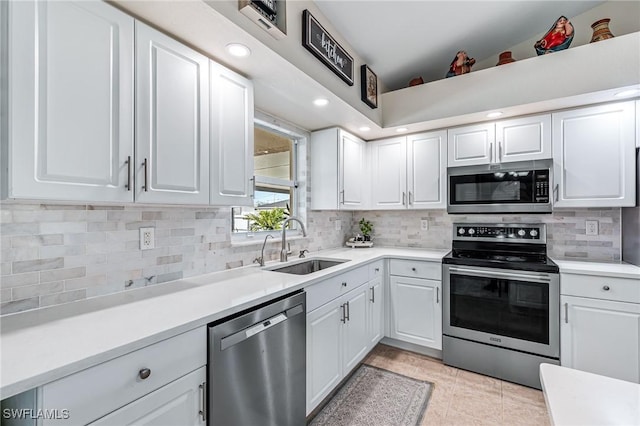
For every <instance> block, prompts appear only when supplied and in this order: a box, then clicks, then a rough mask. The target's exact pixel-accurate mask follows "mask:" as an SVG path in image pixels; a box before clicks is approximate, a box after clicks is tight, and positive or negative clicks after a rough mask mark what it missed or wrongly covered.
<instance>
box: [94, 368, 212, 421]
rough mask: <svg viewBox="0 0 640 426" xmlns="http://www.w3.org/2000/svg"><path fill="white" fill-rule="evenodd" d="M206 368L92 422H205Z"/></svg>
mask: <svg viewBox="0 0 640 426" xmlns="http://www.w3.org/2000/svg"><path fill="white" fill-rule="evenodd" d="M206 380H207V369H206V368H205V367H201V368H199V369H197V370H196V371H194V372H192V373H189V374H187V375H186V376H183V377H181V378H179V379H178V380H176V381H174V382H171V383H169V384H168V385H166V386H164V387H162V388H160V389H158V390H157V391H154V392H151V393H150V394H149V395H146V396H144V397H142V398H140V399H137V400H135V401H134V402H132V403H130V404H129V405H125V406H124V407H122V408H120V409H119V410H116V411H114V412H113V413H111V414H108V415H106V416H104V417H102V418H101V419H99V420H97V421H95V422H93V423H90V424H91V425H95V426H108V425H109V426H111V425H118V426H125V425H127V426H128V425H136V426H144V425H149V426H152V425H153V426H158V425H182V426H199V425H206V424H207V422H206V419H205V416H204V415H203V414H202V413H203V412H204V411H203V406H204V405H203V398H204V396H203V395H206V393H205V390H204V386H205V382H206Z"/></svg>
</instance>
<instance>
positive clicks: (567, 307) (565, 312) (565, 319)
mask: <svg viewBox="0 0 640 426" xmlns="http://www.w3.org/2000/svg"><path fill="white" fill-rule="evenodd" d="M564 322H565V324H569V304H568V303H565V304H564Z"/></svg>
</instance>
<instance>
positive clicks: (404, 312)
mask: <svg viewBox="0 0 640 426" xmlns="http://www.w3.org/2000/svg"><path fill="white" fill-rule="evenodd" d="M441 287H442V270H441V265H440V264H439V263H435V262H420V261H406V260H395V259H392V260H391V262H390V278H389V337H391V338H393V339H398V340H401V341H404V342H408V343H413V344H416V345H421V346H425V347H428V348H432V349H438V350H441V349H442V303H441V301H442V294H441Z"/></svg>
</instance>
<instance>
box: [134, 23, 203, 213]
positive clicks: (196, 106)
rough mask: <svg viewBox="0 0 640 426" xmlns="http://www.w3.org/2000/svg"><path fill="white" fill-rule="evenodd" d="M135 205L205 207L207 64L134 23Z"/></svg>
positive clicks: (190, 50)
mask: <svg viewBox="0 0 640 426" xmlns="http://www.w3.org/2000/svg"><path fill="white" fill-rule="evenodd" d="M136 95H137V96H136V167H135V170H136V201H139V202H152V203H183V204H208V203H209V59H207V58H206V57H205V56H203V55H201V54H199V53H197V52H196V51H194V50H192V49H190V48H188V47H187V46H185V45H183V44H182V43H179V42H177V41H176V40H174V39H172V38H170V37H168V36H166V35H164V34H162V33H160V32H158V31H156V30H154V29H153V28H150V27H148V26H146V25H144V24H142V23H139V22H136Z"/></svg>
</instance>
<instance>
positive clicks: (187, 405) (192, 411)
mask: <svg viewBox="0 0 640 426" xmlns="http://www.w3.org/2000/svg"><path fill="white" fill-rule="evenodd" d="M206 363H207V330H206V327H200V328H197V329H194V330H191V331H188V332H186V333H182V334H179V335H177V336H175V337H172V338H169V339H166V340H163V341H161V342H158V343H155V344H153V345H150V346H147V347H145V348H142V349H139V350H136V351H134V352H131V353H128V354H126V355H123V356H120V357H118V358H114V359H112V360H110V361H107V362H104V363H102V364H98V365H96V366H93V367H90V368H88V369H86V370H82V371H79V372H77V373H74V374H71V375H69V376H67V377H63V378H61V379H59V380H56V381H54V382H51V383H48V384H46V385H44V386H42V387H40V388H38V392H37V393H38V396H37V400H38V408H39V409H42V410H50V411H51V410H58V411H59V410H61V409H66V410H68V418H66V419H65V418H62V417H64V416H58V417H59V418H51V419H43V420H42V423H41V425H42V426H48V425H80V424H90V423H92V422H96V423H95V424H100V425H125V424H126V425H128V424H136V425H141V424H176V425H177V424H180V425H199V424H205V420H204V419H203V417H204V415H203V414H202V413H203V412H204V410H205V408H204V405H202V401H203V400H204V396H203V392H204V387H205V386H206V371H205V370H206V369H205V368H204V367H205V365H206ZM201 386H202V387H201ZM201 412H202V413H201Z"/></svg>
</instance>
